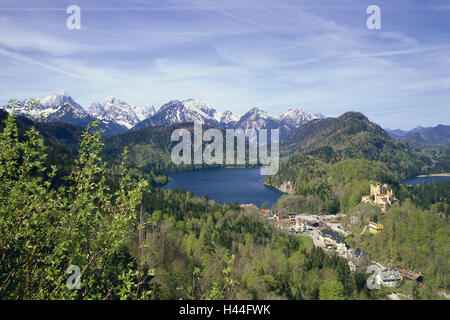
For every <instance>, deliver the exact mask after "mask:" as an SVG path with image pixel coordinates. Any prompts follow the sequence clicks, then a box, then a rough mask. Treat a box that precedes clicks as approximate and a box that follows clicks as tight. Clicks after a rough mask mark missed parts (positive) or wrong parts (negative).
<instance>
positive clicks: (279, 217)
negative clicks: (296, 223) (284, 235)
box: [274, 214, 292, 228]
mask: <svg viewBox="0 0 450 320" xmlns="http://www.w3.org/2000/svg"><path fill="white" fill-rule="evenodd" d="M274 218H275V224H276V226H278V227H280V228H288V227H289V226H290V225H291V223H292V219H291V217H290V216H289V215H287V214H275V215H274Z"/></svg>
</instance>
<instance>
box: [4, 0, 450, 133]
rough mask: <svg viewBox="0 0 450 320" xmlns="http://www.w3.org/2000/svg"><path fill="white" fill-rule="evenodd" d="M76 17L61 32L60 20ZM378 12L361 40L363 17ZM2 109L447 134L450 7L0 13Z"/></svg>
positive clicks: (94, 8) (91, 6)
mask: <svg viewBox="0 0 450 320" xmlns="http://www.w3.org/2000/svg"><path fill="white" fill-rule="evenodd" d="M71 4H76V5H78V6H80V8H81V30H68V29H67V28H66V19H67V18H68V16H69V14H67V13H66V8H67V7H68V6H69V5H71ZM371 4H376V5H378V6H380V8H381V27H382V29H381V30H369V29H367V27H366V19H367V17H368V16H369V15H368V14H367V13H366V8H367V7H368V6H369V5H371ZM0 70H1V72H0V82H1V86H0V104H5V103H6V102H7V101H8V100H9V99H10V98H13V97H14V98H19V99H21V98H27V97H36V98H42V97H44V96H47V95H49V94H51V93H53V92H57V91H60V90H65V91H66V92H68V93H69V94H70V95H71V96H72V97H73V98H74V99H75V101H77V102H78V103H80V104H81V105H83V106H84V107H86V108H87V107H88V106H89V105H90V104H91V103H92V102H93V101H103V100H104V99H105V98H106V97H107V96H117V97H119V98H120V99H122V100H125V101H127V102H128V103H129V104H132V105H142V104H144V103H151V104H154V105H155V106H156V107H159V106H161V105H162V104H164V103H166V102H168V101H170V100H174V99H180V100H181V99H187V98H194V99H198V100H201V101H204V102H207V103H209V104H211V105H212V106H214V107H215V108H216V109H218V110H221V111H224V110H226V109H228V110H231V111H233V112H236V113H244V112H246V111H247V110H248V109H250V108H251V107H254V106H257V107H260V108H262V109H264V110H266V111H268V112H269V113H271V114H279V113H281V112H283V111H286V110H287V109H289V108H302V109H304V110H306V111H308V112H322V113H324V114H325V115H327V116H338V115H340V114H342V113H343V112H345V111H349V110H354V111H360V112H363V113H364V114H366V115H367V116H368V117H369V119H371V120H372V121H375V122H377V123H379V124H380V125H382V126H383V127H390V128H402V129H410V128H412V127H415V126H417V125H421V126H434V125H437V124H439V123H442V124H450V123H449V119H450V3H449V2H448V1H422V0H418V1H412V0H411V1H401V0H397V1H392V0H389V1H380V0H371V1H364V0H339V1H328V0H310V1H300V0H296V1H288V0H254V1H253V0H250V1H245V0H240V1H226V0H222V1H215V0H194V1H190V0H181V1H167V0H166V1H159V0H148V1H138V0H131V1H130V0H127V1H125V0H123V1H119V0H107V1H106V0H105V1H95V0H89V1H75V0H71V1H65V0H54V1H49V0H40V1H21V0H2V1H1V2H0Z"/></svg>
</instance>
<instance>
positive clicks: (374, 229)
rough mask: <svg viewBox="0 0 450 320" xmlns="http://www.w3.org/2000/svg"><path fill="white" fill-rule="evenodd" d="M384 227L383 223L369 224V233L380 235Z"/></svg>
mask: <svg viewBox="0 0 450 320" xmlns="http://www.w3.org/2000/svg"><path fill="white" fill-rule="evenodd" d="M383 228H384V226H383V225H382V224H381V223H376V222H372V221H371V222H369V231H370V232H372V233H374V234H378V233H380V232H381V231H382V230H383Z"/></svg>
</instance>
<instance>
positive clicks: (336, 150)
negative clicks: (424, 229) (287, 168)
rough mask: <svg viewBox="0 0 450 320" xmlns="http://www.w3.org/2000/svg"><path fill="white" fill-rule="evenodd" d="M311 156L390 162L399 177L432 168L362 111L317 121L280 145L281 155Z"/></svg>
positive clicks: (306, 125) (303, 127) (429, 163)
mask: <svg viewBox="0 0 450 320" xmlns="http://www.w3.org/2000/svg"><path fill="white" fill-rule="evenodd" d="M298 153H301V154H309V155H312V156H315V157H317V158H320V159H322V160H324V161H326V162H336V161H341V160H345V159H366V160H375V161H381V162H384V163H386V164H387V165H388V166H389V167H390V168H391V169H392V170H393V171H394V172H396V173H397V174H398V175H399V177H410V176H413V175H414V174H415V173H418V172H426V171H427V170H428V168H430V167H431V166H432V163H431V162H430V160H429V159H427V158H425V157H423V156H422V155H420V154H418V153H417V152H415V151H414V149H413V148H411V147H409V146H408V144H407V143H405V142H404V141H401V140H394V139H392V138H391V137H390V136H389V135H388V134H387V133H386V131H385V130H383V129H382V128H381V127H380V126H379V125H377V124H375V123H373V122H371V121H369V119H367V117H366V116H364V115H363V114H362V113H359V112H346V113H344V114H342V115H341V116H339V117H337V118H326V119H319V120H314V121H310V122H308V123H306V124H305V125H303V126H300V127H299V128H297V129H295V130H294V131H292V133H291V134H290V135H289V137H287V138H286V139H284V140H283V142H282V143H281V145H280V154H281V155H282V156H290V155H294V154H298Z"/></svg>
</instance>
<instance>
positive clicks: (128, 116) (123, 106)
mask: <svg viewBox="0 0 450 320" xmlns="http://www.w3.org/2000/svg"><path fill="white" fill-rule="evenodd" d="M134 108H135V107H132V106H130V105H129V104H128V103H126V102H125V101H121V100H120V99H118V98H115V97H107V98H106V99H105V102H103V104H101V103H99V102H94V103H92V104H91V106H90V107H89V109H88V112H89V113H90V114H91V115H92V116H94V117H96V118H97V119H100V120H104V121H111V122H116V123H117V124H119V125H121V126H124V127H126V128H127V129H130V128H132V127H133V126H134V125H136V123H138V122H139V121H140V120H139V118H138V116H137V115H136V113H135V112H134Z"/></svg>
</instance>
